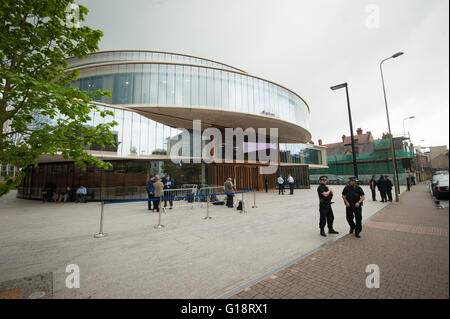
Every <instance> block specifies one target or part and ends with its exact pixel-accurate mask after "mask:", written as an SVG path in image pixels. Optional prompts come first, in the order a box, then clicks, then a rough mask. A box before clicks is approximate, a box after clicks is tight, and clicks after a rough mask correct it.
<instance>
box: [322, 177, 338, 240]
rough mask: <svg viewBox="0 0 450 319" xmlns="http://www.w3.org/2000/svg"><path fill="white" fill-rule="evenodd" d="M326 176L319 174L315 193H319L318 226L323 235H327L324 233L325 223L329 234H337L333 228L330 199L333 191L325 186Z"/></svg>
mask: <svg viewBox="0 0 450 319" xmlns="http://www.w3.org/2000/svg"><path fill="white" fill-rule="evenodd" d="M327 182H328V177H327V176H320V178H319V183H320V185H319V187H317V193H318V195H319V212H320V220H319V228H320V235H321V236H323V237H327V235H326V234H325V225H327V226H328V233H329V234H339V232H337V231H336V230H334V229H333V221H334V215H333V209H332V208H331V204H332V202H331V199H332V198H333V191H332V190H331V188H328V186H327Z"/></svg>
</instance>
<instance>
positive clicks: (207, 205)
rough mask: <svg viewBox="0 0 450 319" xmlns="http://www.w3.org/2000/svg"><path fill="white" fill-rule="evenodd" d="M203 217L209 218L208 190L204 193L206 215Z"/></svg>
mask: <svg viewBox="0 0 450 319" xmlns="http://www.w3.org/2000/svg"><path fill="white" fill-rule="evenodd" d="M203 219H211V217H210V216H209V191H207V193H206V217H205V218H203Z"/></svg>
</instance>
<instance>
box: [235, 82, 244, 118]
mask: <svg viewBox="0 0 450 319" xmlns="http://www.w3.org/2000/svg"><path fill="white" fill-rule="evenodd" d="M234 79H235V85H236V111H238V112H240V111H242V82H241V75H240V74H235V75H234Z"/></svg>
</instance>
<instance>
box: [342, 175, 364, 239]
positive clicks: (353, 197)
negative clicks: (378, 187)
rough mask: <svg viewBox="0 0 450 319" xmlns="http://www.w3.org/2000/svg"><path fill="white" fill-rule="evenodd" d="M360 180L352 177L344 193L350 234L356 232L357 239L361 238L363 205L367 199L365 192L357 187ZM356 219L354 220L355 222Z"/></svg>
mask: <svg viewBox="0 0 450 319" xmlns="http://www.w3.org/2000/svg"><path fill="white" fill-rule="evenodd" d="M357 181H358V179H357V178H356V177H355V176H353V177H350V182H349V184H348V185H347V186H345V188H344V190H343V191H342V199H343V200H344V203H345V206H346V208H345V209H346V217H347V222H348V224H349V225H350V232H349V233H350V234H351V233H353V231H355V237H357V238H360V235H359V234H360V233H361V230H362V223H361V221H362V204H363V201H364V198H365V194H364V191H363V190H362V188H361V187H360V186H359V185H357V184H356V183H357ZM353 219H354V220H353Z"/></svg>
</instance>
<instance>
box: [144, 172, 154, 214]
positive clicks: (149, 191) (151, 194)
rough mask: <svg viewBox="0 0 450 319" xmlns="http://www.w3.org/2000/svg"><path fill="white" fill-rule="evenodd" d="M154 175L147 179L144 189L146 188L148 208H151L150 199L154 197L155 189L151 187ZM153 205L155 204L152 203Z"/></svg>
mask: <svg viewBox="0 0 450 319" xmlns="http://www.w3.org/2000/svg"><path fill="white" fill-rule="evenodd" d="M153 182H154V177H153V176H150V178H149V179H148V182H147V185H146V186H145V189H146V190H147V195H148V210H152V201H153V198H155V189H154V187H153ZM153 206H155V205H154V204H153Z"/></svg>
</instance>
